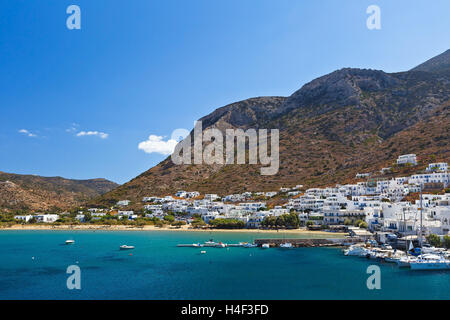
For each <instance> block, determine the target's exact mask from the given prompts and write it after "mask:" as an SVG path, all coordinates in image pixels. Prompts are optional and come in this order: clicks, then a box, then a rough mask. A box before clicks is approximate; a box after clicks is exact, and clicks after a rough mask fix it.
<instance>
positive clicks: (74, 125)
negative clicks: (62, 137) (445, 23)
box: [66, 123, 79, 133]
mask: <svg viewBox="0 0 450 320" xmlns="http://www.w3.org/2000/svg"><path fill="white" fill-rule="evenodd" d="M78 127H79V125H78V124H77V123H72V125H71V126H70V128H69V129H66V132H69V133H70V132H76V131H77V130H78V129H77V128H78Z"/></svg>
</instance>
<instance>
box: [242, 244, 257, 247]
mask: <svg viewBox="0 0 450 320" xmlns="http://www.w3.org/2000/svg"><path fill="white" fill-rule="evenodd" d="M257 246H258V245H257V244H255V243H244V245H243V247H244V248H256V247H257Z"/></svg>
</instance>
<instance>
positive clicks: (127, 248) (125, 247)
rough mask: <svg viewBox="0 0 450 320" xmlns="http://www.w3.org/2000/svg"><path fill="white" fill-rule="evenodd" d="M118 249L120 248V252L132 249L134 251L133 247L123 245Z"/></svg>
mask: <svg viewBox="0 0 450 320" xmlns="http://www.w3.org/2000/svg"><path fill="white" fill-rule="evenodd" d="M119 248H120V250H132V249H134V246H128V245H126V244H124V245H121V246H120V247H119Z"/></svg>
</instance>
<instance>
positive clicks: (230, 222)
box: [209, 218, 245, 229]
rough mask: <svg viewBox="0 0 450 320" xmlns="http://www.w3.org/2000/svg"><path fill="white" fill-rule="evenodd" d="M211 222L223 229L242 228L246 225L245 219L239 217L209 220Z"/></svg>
mask: <svg viewBox="0 0 450 320" xmlns="http://www.w3.org/2000/svg"><path fill="white" fill-rule="evenodd" d="M209 224H210V225H211V226H213V227H216V228H221V229H241V228H244V227H245V223H244V221H241V220H238V219H223V218H218V219H214V220H212V221H210V222H209Z"/></svg>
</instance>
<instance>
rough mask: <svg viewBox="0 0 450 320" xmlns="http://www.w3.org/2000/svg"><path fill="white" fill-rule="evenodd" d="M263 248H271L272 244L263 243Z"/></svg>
mask: <svg viewBox="0 0 450 320" xmlns="http://www.w3.org/2000/svg"><path fill="white" fill-rule="evenodd" d="M261 248H263V249H269V248H270V245H269V244H268V243H263V244H262V245H261Z"/></svg>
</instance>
